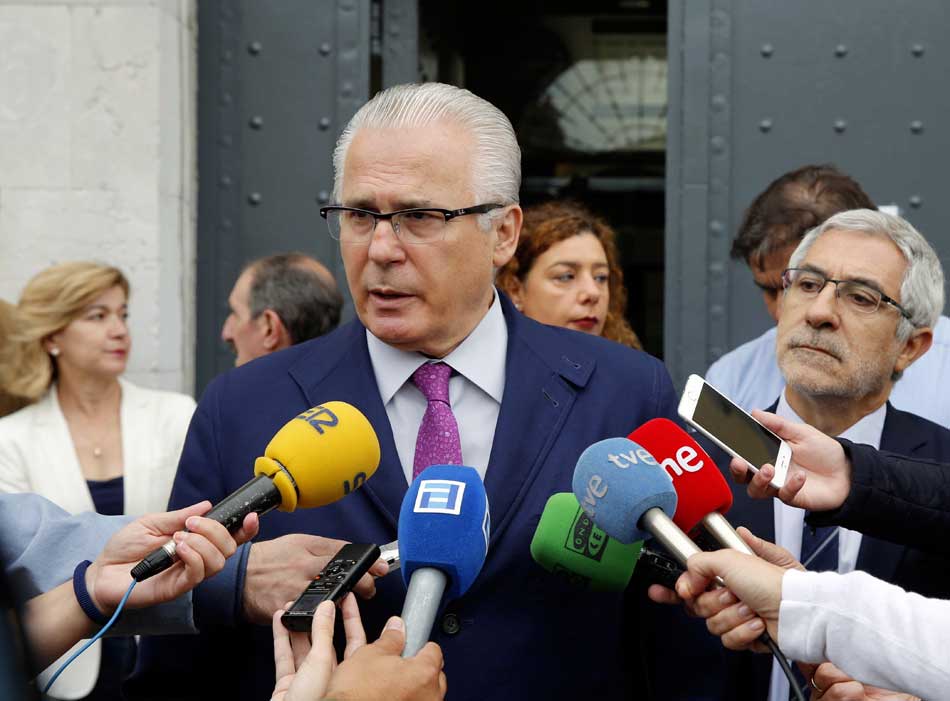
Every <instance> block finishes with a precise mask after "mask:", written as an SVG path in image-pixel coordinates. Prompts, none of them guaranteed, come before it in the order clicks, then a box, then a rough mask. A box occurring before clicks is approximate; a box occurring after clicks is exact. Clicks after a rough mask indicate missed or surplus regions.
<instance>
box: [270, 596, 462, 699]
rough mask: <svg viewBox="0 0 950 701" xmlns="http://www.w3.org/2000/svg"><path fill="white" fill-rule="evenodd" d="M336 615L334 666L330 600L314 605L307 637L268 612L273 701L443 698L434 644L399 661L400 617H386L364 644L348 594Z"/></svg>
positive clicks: (278, 614)
mask: <svg viewBox="0 0 950 701" xmlns="http://www.w3.org/2000/svg"><path fill="white" fill-rule="evenodd" d="M341 612H342V616H343V629H344V631H345V633H346V648H345V650H344V653H343V661H342V662H341V663H339V664H337V658H336V650H335V649H334V648H333V630H334V622H335V620H336V607H335V606H334V605H333V604H332V603H331V602H329V601H326V602H323V603H321V604H320V605H319V606H318V607H317V609H316V612H315V614H314V616H313V628H312V630H311V632H310V637H308V634H307V633H290V632H288V631H287V630H286V629H285V628H284V626H283V625H282V624H281V616H282V614H284V611H283V610H278V611H277V612H276V613H275V614H274V619H273V631H274V662H275V667H276V676H277V684H276V686H275V688H274V693H273V697H272V700H273V701H315V700H317V699H324V698H334V699H360V701H416V700H419V701H429V700H430V699H442V698H444V697H445V691H446V679H445V673H444V672H443V671H442V664H443V661H442V650H441V649H440V648H439V646H438V645H436V644H435V643H428V644H427V645H426V646H425V647H423V648H422V650H421V651H420V652H419V654H417V655H416V656H414V657H410V658H402V657H400V652H402V649H403V646H404V645H405V641H406V636H405V625H404V623H403V621H402V619H401V618H398V617H396V616H393V617H392V618H390V619H389V621H387V623H386V625H385V627H384V628H383V632H382V634H381V635H380V636H379V640H377V641H376V642H375V643H372V644H367V643H366V633H365V631H364V630H363V623H362V620H361V619H360V610H359V606H358V605H357V603H356V599H355V598H354V597H353V596H347V597H346V598H344V599H343V605H342V607H341ZM311 641H312V642H311Z"/></svg>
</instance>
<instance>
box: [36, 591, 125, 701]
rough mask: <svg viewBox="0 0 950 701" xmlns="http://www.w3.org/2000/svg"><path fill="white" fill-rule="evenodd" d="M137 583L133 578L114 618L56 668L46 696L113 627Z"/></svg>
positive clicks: (47, 687)
mask: <svg viewBox="0 0 950 701" xmlns="http://www.w3.org/2000/svg"><path fill="white" fill-rule="evenodd" d="M136 584H138V582H136V581H135V580H132V583H131V584H130V585H129V589H128V591H126V592H125V595H124V596H123V597H122V600H121V601H120V602H119V605H118V606H117V607H116V609H115V613H113V614H112V618H110V619H109V622H108V623H106V624H105V625H104V626H102V629H101V630H100V631H99V632H98V633H96V634H95V635H94V636H92V637H91V638H90V639H89V640H87V641H86V644H85V645H83V646H82V647H81V648H79V649H78V650H76V652H74V653H73V654H72V655H70V656H69V659H68V660H66V661H65V662H63V664H61V665H60V666H59V669H57V670H56V673H55V674H54V675H53V676H52V677H50V679H49V681H48V682H47V683H46V687H45V688H44V689H43V696H46V695H47V694H48V693H49V690H50V688H51V687H52V686H53V684H54V683H55V682H56V680H57V679H58V678H59V675H60V674H62V673H63V671H64V670H65V669H66V667H68V666H69V664H70V663H71V662H72V661H73V660H75V659H76V658H77V657H79V656H80V655H81V654H82V653H84V652H85V651H86V650H87V649H88V648H89V646H90V645H92V644H93V643H94V642H96V641H97V640H98V639H99V638H101V637H102V636H103V635H105V634H106V631H107V630H109V628H111V627H112V624H113V623H115V622H116V619H117V618H118V617H119V614H121V613H122V609H123V608H125V602H126V601H128V600H129V596H131V594H132V590H133V589H135V585H136Z"/></svg>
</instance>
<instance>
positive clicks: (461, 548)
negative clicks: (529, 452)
mask: <svg viewBox="0 0 950 701" xmlns="http://www.w3.org/2000/svg"><path fill="white" fill-rule="evenodd" d="M489 531H490V516H489V512H488V495H487V494H486V493H485V485H484V484H482V479H481V477H479V476H478V472H476V471H475V470H474V469H473V468H471V467H464V466H461V465H432V466H430V467H427V468H426V469H425V470H423V471H422V472H421V473H419V476H418V477H416V479H415V480H413V482H412V484H411V485H409V491H407V492H406V496H405V497H404V498H403V500H402V508H400V510H399V556H400V559H401V560H402V576H403V580H404V581H405V582H406V586H407V587H408V591H407V592H406V601H405V603H404V604H403V608H402V618H403V620H404V621H405V623H406V647H405V648H404V649H403V653H402V656H403V657H411V656H413V655H415V654H416V653H417V652H419V650H421V649H422V647H423V646H424V645H425V644H426V641H427V640H428V639H429V634H430V633H431V632H432V624H433V623H434V622H435V616H436V613H438V610H439V603H440V602H441V601H442V595H443V593H444V594H445V595H446V598H447V599H457V598H458V597H460V596H462V594H464V593H465V592H466V591H468V588H469V587H470V586H472V582H474V581H475V578H476V577H477V576H478V573H479V572H481V570H482V565H483V564H484V563H485V555H486V554H487V553H488V535H489Z"/></svg>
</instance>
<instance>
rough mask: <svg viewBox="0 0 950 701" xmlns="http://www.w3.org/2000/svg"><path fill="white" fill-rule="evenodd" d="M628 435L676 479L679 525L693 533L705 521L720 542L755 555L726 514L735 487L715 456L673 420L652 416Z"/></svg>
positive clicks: (675, 520) (677, 520)
mask: <svg viewBox="0 0 950 701" xmlns="http://www.w3.org/2000/svg"><path fill="white" fill-rule="evenodd" d="M628 438H629V439H630V440H632V441H633V442H634V443H637V444H639V445H641V446H643V447H644V448H646V450H647V452H648V453H650V454H651V455H652V456H653V457H654V458H656V460H657V462H659V463H660V467H662V468H664V469H665V470H666V471H667V474H669V476H670V477H672V478H673V488H674V489H675V490H676V496H677V504H676V513H675V514H674V515H673V522H674V523H675V524H676V525H677V526H679V527H680V528H681V529H683V530H684V531H685V532H686V533H689V532H690V531H694V530H695V529H696V528H698V527H699V525H700V524H702V525H703V526H704V527H705V528H706V530H707V531H709V533H710V534H711V535H712V536H713V537H714V538H715V539H716V540H717V541H718V542H719V543H720V545H722V546H724V547H726V548H732V549H733V550H739V551H741V552H744V553H747V554H749V555H754V554H755V553H753V552H752V549H751V548H750V547H749V546H748V545H747V544H746V542H745V541H744V540H742V537H741V536H740V535H739V534H738V533H736V530H735V529H734V528H733V527H732V524H730V523H729V522H728V521H727V520H726V518H725V516H724V514H726V513H727V512H728V511H729V509H730V507H731V506H732V490H730V489H729V485H728V484H727V483H726V480H725V478H724V477H723V476H722V473H721V472H719V468H718V467H716V463H715V462H713V459H712V458H711V457H709V454H708V453H707V452H706V451H705V450H703V449H702V448H700V447H699V444H698V443H697V442H696V441H694V440H693V439H692V438H690V437H689V434H687V433H686V431H684V430H683V429H681V428H680V427H679V426H677V425H676V424H675V423H673V422H672V421H670V420H669V419H652V420H651V421H647V422H646V423H645V424H643V425H642V426H641V427H640V428H638V429H637V430H636V431H634V432H633V433H631V434H630V435H629V436H628Z"/></svg>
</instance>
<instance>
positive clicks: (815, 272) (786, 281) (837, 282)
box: [782, 268, 916, 326]
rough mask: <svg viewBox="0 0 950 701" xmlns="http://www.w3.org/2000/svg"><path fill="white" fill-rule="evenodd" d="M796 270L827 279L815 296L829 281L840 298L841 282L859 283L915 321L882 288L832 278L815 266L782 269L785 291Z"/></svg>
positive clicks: (910, 320)
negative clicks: (791, 275)
mask: <svg viewBox="0 0 950 701" xmlns="http://www.w3.org/2000/svg"><path fill="white" fill-rule="evenodd" d="M796 272H798V273H811V274H812V275H815V276H817V277H820V278H822V279H823V280H824V281H825V284H824V285H822V286H821V289H820V290H818V291H817V292H816V293H815V297H817V296H818V295H820V294H821V293H822V291H823V290H824V289H825V287H827V286H828V283H829V282H833V283H834V285H835V299H839V297H838V290H839V289H840V288H839V287H838V285H840V284H841V283H843V282H846V283H848V284H849V285H859V286H861V287H864V288H866V289H868V290H871V291H872V292H874V293H876V294H878V295H880V296H881V302H884V303H885V304H889V305H891V306H892V307H894V308H895V309H896V310H897V311H898V312H900V315H901V316H902V317H904V318H905V319H907V321H909V322H911V324H913V323H914V320H913V319H911V316H910V312H908V311H907V310H906V309H904V307H902V306H901V305H900V303H899V302H898V301H897V300H895V299H892V298H890V297H888V296H887V295H886V294H884V293H883V292H882V291H881V290H879V289H877V288H876V287H872V286H871V285H869V284H867V283H866V282H861V281H860V280H835V279H834V278H830V277H828V276H827V275H825V274H824V273H822V272H819V271H818V270H815V269H814V268H785V270H783V271H782V290H783V291H787V290H788V288H789V287H791V282H790V281H789V273H796ZM880 308H881V305H880V303H878V305H877V308H876V309H874V310H873V311H870V312H868V313H867V315H868V316H870V315H871V314H873V313H874V312H876V311H877V310H878V309H880ZM914 325H915V326H916V324H914Z"/></svg>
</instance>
